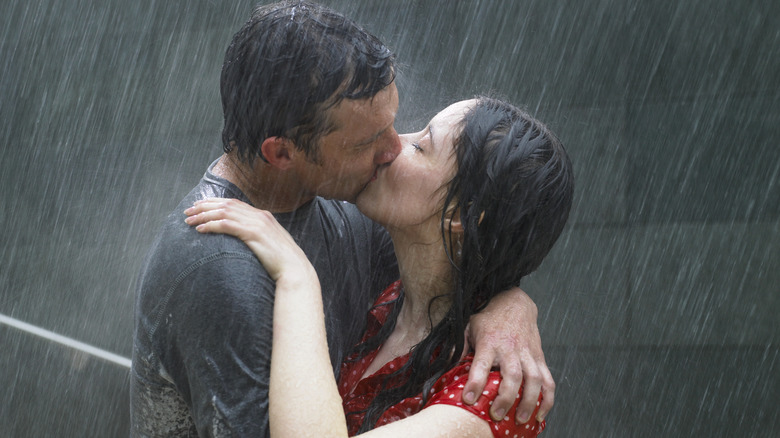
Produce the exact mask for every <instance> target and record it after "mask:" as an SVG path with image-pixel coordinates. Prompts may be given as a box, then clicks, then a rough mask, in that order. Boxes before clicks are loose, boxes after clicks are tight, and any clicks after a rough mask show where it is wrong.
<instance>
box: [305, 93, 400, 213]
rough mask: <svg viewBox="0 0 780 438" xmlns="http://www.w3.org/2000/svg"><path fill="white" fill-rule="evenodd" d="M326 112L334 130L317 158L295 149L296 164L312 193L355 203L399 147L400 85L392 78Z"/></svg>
mask: <svg viewBox="0 0 780 438" xmlns="http://www.w3.org/2000/svg"><path fill="white" fill-rule="evenodd" d="M329 111H330V117H331V120H332V122H333V123H334V126H335V127H336V129H335V130H334V131H332V132H331V133H329V134H327V135H325V136H324V137H322V138H321V139H320V141H319V154H318V160H317V162H313V161H311V160H309V159H307V158H305V157H304V156H303V154H299V155H298V157H299V159H297V160H296V161H295V164H294V167H295V169H296V172H297V175H298V177H299V178H300V179H301V182H302V185H303V187H305V188H306V190H308V191H309V192H310V194H312V195H318V196H322V197H324V198H330V199H341V200H345V201H349V202H355V198H356V197H357V195H358V193H360V192H361V191H362V190H363V188H365V186H366V185H367V184H368V183H369V182H371V181H373V180H374V179H375V178H376V172H377V169H379V167H380V166H382V165H385V164H389V163H391V162H392V161H393V160H394V159H395V157H397V156H398V154H399V153H400V152H401V142H400V140H399V138H398V133H397V132H395V128H394V127H393V123H394V122H395V114H396V112H397V111H398V90H397V89H396V86H395V83H391V84H390V85H388V86H387V87H385V89H383V90H382V91H380V92H379V93H377V94H376V95H375V96H374V97H373V98H372V99H362V100H350V99H344V100H342V101H341V102H339V104H338V105H336V106H335V107H333V108H331V109H330V110H329Z"/></svg>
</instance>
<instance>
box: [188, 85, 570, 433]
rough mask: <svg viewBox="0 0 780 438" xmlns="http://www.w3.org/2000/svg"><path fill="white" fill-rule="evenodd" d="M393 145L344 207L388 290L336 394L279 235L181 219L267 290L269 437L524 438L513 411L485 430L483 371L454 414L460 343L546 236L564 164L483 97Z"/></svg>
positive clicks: (511, 112)
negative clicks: (227, 239) (363, 227)
mask: <svg viewBox="0 0 780 438" xmlns="http://www.w3.org/2000/svg"><path fill="white" fill-rule="evenodd" d="M401 140H402V142H403V143H404V150H403V152H402V153H401V155H399V156H398V158H396V160H395V161H394V162H393V163H392V164H391V165H389V166H387V167H385V168H383V169H381V170H380V171H379V172H378V174H377V178H376V180H375V181H373V182H371V183H370V184H369V185H368V186H367V187H366V188H365V190H364V191H363V192H362V193H361V194H360V195H359V197H358V199H357V206H358V207H359V208H360V210H361V211H362V212H363V213H364V214H365V215H366V216H368V217H369V218H371V219H373V220H374V221H376V222H378V223H380V224H382V225H383V226H385V227H386V228H387V230H388V231H389V233H390V236H391V237H392V239H393V245H394V249H395V252H396V256H397V257H398V266H399V270H400V273H401V279H400V280H399V281H398V282H396V283H394V284H392V285H390V287H388V288H387V290H386V291H385V292H384V293H382V294H381V296H380V297H379V298H378V299H377V302H376V304H375V307H374V308H373V309H372V311H371V313H370V315H369V318H368V326H367V328H366V333H365V336H364V337H363V341H362V342H361V344H359V345H358V346H357V347H356V349H355V351H354V353H353V354H352V355H351V356H350V357H349V358H348V359H347V360H346V361H345V362H344V363H343V364H342V367H341V373H340V380H339V382H338V386H337V384H336V382H334V381H333V377H332V372H331V369H332V368H331V366H330V363H329V359H328V353H327V343H326V338H325V328H324V323H323V314H322V301H321V296H320V289H319V282H318V280H317V275H316V273H315V272H314V269H313V268H312V266H311V264H310V263H309V262H308V260H307V259H306V256H305V255H304V254H303V252H302V251H301V250H300V249H299V248H298V247H297V245H296V244H295V242H294V241H293V240H292V238H291V237H290V236H289V234H287V232H286V231H285V230H284V229H283V228H281V227H280V226H279V225H278V224H277V223H276V221H275V220H274V219H273V216H272V215H270V214H269V213H267V212H260V214H258V210H255V209H253V208H252V207H249V206H247V205H245V204H242V205H238V204H237V203H236V202H235V201H226V200H224V199H218V200H217V199H215V200H205V201H201V202H200V203H198V204H196V205H195V206H193V207H192V208H190V209H188V210H187V211H186V213H187V214H188V215H189V216H190V217H189V218H188V219H187V222H188V223H189V224H190V225H197V229H198V231H200V232H217V233H228V234H232V235H234V236H236V237H239V238H241V239H242V240H244V241H245V242H246V243H247V245H248V246H249V247H250V248H251V249H252V250H253V251H254V252H255V254H256V255H257V257H258V258H259V259H260V261H261V262H262V263H263V265H264V266H265V267H266V269H267V270H268V272H269V274H270V275H271V276H272V278H273V279H274V280H275V281H276V298H275V304H274V335H273V355H272V360H271V387H270V395H269V397H270V409H269V412H270V424H271V435H272V436H274V437H280V436H295V437H298V436H306V435H312V436H347V432H348V431H349V434H350V435H354V434H356V433H363V432H365V433H366V435H371V436H394V437H395V436H402V435H404V436H421V437H423V436H424V437H426V438H430V437H434V436H447V437H452V436H464V437H466V436H468V437H472V436H477V437H489V436H502V437H503V436H536V435H537V434H538V433H539V432H541V430H542V429H543V428H544V422H541V423H539V422H538V421H537V420H536V419H535V414H536V413H534V416H533V417H532V419H531V420H530V421H529V422H528V423H526V424H522V425H516V424H515V422H514V420H513V418H514V412H509V413H507V414H506V417H504V419H503V420H500V421H494V420H492V419H491V418H490V415H489V414H488V413H487V412H488V411H489V405H490V403H491V400H492V399H493V398H495V396H496V394H497V390H498V386H499V384H500V381H499V380H500V377H499V374H498V373H497V372H495V373H492V374H491V378H490V379H489V383H488V386H487V387H486V388H485V391H484V392H483V395H482V396H481V397H480V399H479V400H478V402H477V403H476V404H475V405H474V406H465V405H462V404H461V403H460V400H461V394H460V391H462V388H463V385H462V384H460V383H459V382H465V381H466V378H467V376H468V369H469V364H470V359H471V358H472V357H471V356H470V355H469V354H466V355H465V356H464V351H463V349H464V342H465V340H464V331H465V327H466V324H467V322H468V320H469V317H470V316H471V315H472V314H473V313H475V312H478V311H479V310H480V309H481V308H482V307H484V305H485V304H486V303H487V302H488V301H489V300H490V298H491V297H492V296H493V295H495V294H497V293H499V292H500V291H502V290H504V289H506V288H508V287H511V286H515V285H517V284H518V282H519V281H520V279H521V278H522V277H523V276H525V275H527V274H529V273H530V272H532V271H533V270H535V269H536V268H537V267H538V266H539V264H540V263H541V261H542V259H543V258H544V256H545V255H546V254H547V253H548V252H549V250H550V249H551V247H552V245H553V244H554V243H555V241H556V240H557V238H558V236H559V235H560V233H561V231H562V229H563V226H564V224H565V222H566V220H567V218H568V213H569V209H570V207H571V199H572V192H573V176H572V170H571V164H570V162H569V159H568V156H567V155H566V151H565V150H564V148H563V146H562V145H561V144H560V142H559V141H558V140H557V138H556V137H555V136H554V135H553V134H552V133H551V132H550V131H548V130H547V128H546V127H544V126H543V125H542V124H541V123H539V122H538V121H536V120H534V119H533V118H532V117H530V116H529V115H528V114H526V113H524V112H522V111H520V110H519V109H517V108H515V107H513V106H511V105H509V104H506V103H504V102H500V101H497V100H494V99H489V98H479V99H475V100H468V101H462V102H458V103H456V104H454V105H451V106H449V107H448V108H446V109H445V110H443V111H442V112H440V113H439V114H438V115H436V117H434V118H433V119H432V120H431V122H430V123H429V125H428V126H427V127H426V128H425V129H424V130H423V131H421V132H418V133H415V134H409V135H405V136H402V137H401ZM465 353H468V352H465ZM342 403H343V410H342ZM516 406H517V403H515V405H514V406H513V408H512V410H513V411H514V409H515V408H516ZM537 406H538V404H537ZM344 411H346V419H345V415H344ZM378 426H382V427H378Z"/></svg>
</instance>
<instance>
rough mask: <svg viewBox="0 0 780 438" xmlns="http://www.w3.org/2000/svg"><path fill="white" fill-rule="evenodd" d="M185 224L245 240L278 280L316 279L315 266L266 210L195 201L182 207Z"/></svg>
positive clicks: (221, 201) (236, 202)
mask: <svg viewBox="0 0 780 438" xmlns="http://www.w3.org/2000/svg"><path fill="white" fill-rule="evenodd" d="M184 214H186V215H187V218H186V219H185V220H184V221H185V222H186V223H187V224H188V225H191V226H195V229H196V230H198V231H199V232H201V233H222V234H229V235H231V236H234V237H237V238H239V239H241V240H242V241H244V243H246V245H247V246H248V247H249V249H251V250H252V252H254V253H255V255H256V256H257V258H258V259H259V260H260V263H262V264H263V267H265V269H266V271H268V274H269V275H270V276H271V278H272V279H273V280H274V281H275V282H277V285H278V283H279V282H303V281H309V282H311V281H316V282H317V287H319V280H318V279H317V273H316V272H315V271H314V267H313V266H312V264H311V263H310V262H309V260H308V258H306V254H304V252H303V250H302V249H301V248H300V247H299V246H298V244H297V243H295V240H293V238H292V236H290V233H288V232H287V230H285V229H284V228H283V227H282V226H281V225H280V224H279V222H277V221H276V218H274V216H273V215H272V214H271V213H270V212H268V211H265V210H258V209H256V208H254V207H252V206H250V205H248V204H246V203H244V202H242V201H239V200H237V199H229V198H208V199H203V200H200V201H196V202H195V204H194V205H193V206H192V207H190V208H188V209H186V210H184Z"/></svg>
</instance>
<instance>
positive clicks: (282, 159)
mask: <svg viewBox="0 0 780 438" xmlns="http://www.w3.org/2000/svg"><path fill="white" fill-rule="evenodd" d="M294 148H295V145H294V144H293V142H292V141H290V140H289V139H287V138H284V137H268V138H266V139H265V140H263V144H262V145H260V150H261V151H262V152H263V156H264V157H265V160H266V161H267V162H268V164H270V165H272V166H274V167H276V168H279V169H281V170H287V169H289V168H290V166H292V156H293V155H294V153H295V150H294Z"/></svg>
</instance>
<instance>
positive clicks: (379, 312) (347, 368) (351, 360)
mask: <svg viewBox="0 0 780 438" xmlns="http://www.w3.org/2000/svg"><path fill="white" fill-rule="evenodd" d="M400 288H401V282H400V281H396V282H395V283H393V284H391V285H390V286H389V287H388V288H387V289H386V290H385V291H384V292H383V293H382V294H381V295H380V296H379V298H377V300H376V302H375V303H374V307H373V308H372V309H371V311H370V312H369V315H368V325H367V328H366V333H365V334H364V335H363V340H364V341H365V340H366V339H368V338H370V337H372V336H374V335H376V333H377V332H378V331H379V329H380V328H381V327H382V325H383V324H384V323H385V322H386V321H387V317H388V315H389V314H390V312H391V311H392V308H393V304H388V303H390V302H392V301H393V300H395V299H396V298H398V294H399V291H400ZM380 347H381V346H380ZM380 347H377V349H376V350H374V351H371V352H369V353H367V354H365V355H364V356H362V357H358V356H357V355H356V354H353V355H351V356H350V357H348V358H347V359H346V360H345V361H344V362H343V363H342V364H341V373H340V376H339V393H340V394H341V399H342V400H343V406H344V412H345V413H347V426H348V428H349V435H350V436H354V435H356V434H357V431H358V430H359V429H360V426H361V425H362V424H363V418H364V416H365V415H364V414H363V413H360V411H364V410H365V409H366V408H368V406H369V405H370V404H371V402H372V401H373V400H374V398H375V397H376V396H377V395H378V394H379V392H380V390H381V387H382V382H383V381H384V379H385V378H386V377H387V376H388V375H390V374H392V373H394V372H395V371H397V370H398V369H399V368H400V367H403V366H404V364H406V362H407V361H408V360H409V355H405V356H401V357H397V358H395V359H393V360H392V361H390V362H388V363H386V364H385V365H384V366H383V367H382V368H381V369H379V371H377V372H376V373H374V374H372V375H371V376H369V377H366V378H365V379H362V380H361V377H362V376H363V374H364V373H365V371H366V369H368V367H369V365H371V362H372V361H373V360H374V358H375V357H376V355H377V353H378V351H379V348H380ZM472 360H473V355H471V354H469V355H468V356H466V357H465V358H464V360H463V361H461V362H460V363H459V364H458V365H456V366H455V367H454V368H452V369H451V370H449V371H448V372H446V373H445V374H444V375H443V376H442V377H441V378H439V380H437V381H436V383H434V385H433V387H432V388H431V394H430V397H429V398H428V400H427V402H426V403H425V405H423V400H422V394H420V395H417V396H415V397H410V398H407V399H404V400H402V401H400V402H399V403H397V404H395V405H393V406H391V407H390V408H389V409H388V410H386V411H385V412H384V413H383V414H382V415H381V416H380V417H379V420H378V421H377V424H376V427H379V426H382V425H384V424H387V423H391V422H393V421H396V420H400V419H402V418H406V417H408V416H410V415H413V414H415V413H417V412H419V411H420V410H421V409H424V408H426V407H428V406H432V405H437V404H444V405H451V406H457V407H459V408H462V409H465V410H467V411H469V412H471V413H473V414H474V415H476V416H478V417H479V418H481V419H483V420H485V421H487V422H488V424H489V425H490V429H491V431H492V432H493V436H495V437H502V438H506V437H515V438H516V437H535V436H537V435H539V433H540V432H541V431H542V430H543V429H544V427H545V422H544V421H542V422H541V423H539V422H538V421H536V419H535V417H536V411H537V410H538V409H539V404H540V402H541V394H540V395H539V400H538V401H537V403H536V410H535V411H534V413H533V415H531V420H530V421H528V423H526V424H519V425H518V424H516V423H515V421H514V416H515V410H516V409H517V405H518V403H519V402H520V398H519V397H520V396H519V395H518V396H517V397H518V398H517V399H516V400H515V403H514V405H512V409H510V410H509V412H508V413H507V414H506V416H505V417H504V418H503V419H502V420H501V421H494V420H493V419H492V418H490V414H489V412H490V405H491V404H493V400H494V399H495V398H496V396H497V395H498V387H499V384H500V383H501V376H500V373H499V372H498V371H493V372H491V373H490V376H489V378H488V383H487V385H485V389H484V391H483V393H482V395H481V396H480V397H479V399H478V400H477V402H476V403H475V404H473V405H471V406H469V405H465V404H463V402H462V393H463V387H464V385H465V384H466V381H467V380H468V374H469V369H470V367H471V361H472ZM405 379H406V377H404V376H396V377H394V378H393V380H391V381H390V382H388V384H389V385H390V386H397V385H401V384H403V383H404V381H405ZM521 392H522V389H521Z"/></svg>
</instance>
